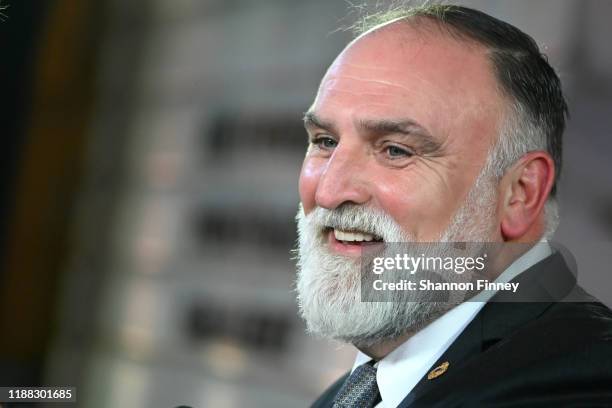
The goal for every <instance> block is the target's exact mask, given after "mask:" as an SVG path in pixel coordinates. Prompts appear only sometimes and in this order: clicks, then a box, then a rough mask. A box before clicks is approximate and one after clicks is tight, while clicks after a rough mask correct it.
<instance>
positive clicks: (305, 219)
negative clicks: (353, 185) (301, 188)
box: [296, 172, 496, 347]
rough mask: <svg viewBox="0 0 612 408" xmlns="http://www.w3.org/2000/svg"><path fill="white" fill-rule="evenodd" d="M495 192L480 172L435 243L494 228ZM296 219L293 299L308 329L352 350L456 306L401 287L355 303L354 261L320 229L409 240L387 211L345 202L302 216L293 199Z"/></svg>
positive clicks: (483, 235) (438, 252)
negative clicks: (337, 251) (376, 299)
mask: <svg viewBox="0 0 612 408" xmlns="http://www.w3.org/2000/svg"><path fill="white" fill-rule="evenodd" d="M494 191H495V190H494V185H493V183H492V182H491V181H490V179H489V178H488V177H487V175H486V173H485V172H483V173H481V175H479V176H478V178H477V180H476V182H475V184H474V186H473V187H472V189H471V190H470V192H469V194H468V196H467V198H466V200H465V202H464V204H463V205H462V206H461V207H460V208H459V209H458V210H457V211H456V213H455V215H454V216H453V218H452V219H451V222H450V223H449V225H448V227H447V229H446V231H444V232H443V233H442V234H440V236H439V239H438V240H437V241H439V242H486V241H488V240H489V237H491V234H492V232H493V226H494V222H493V220H494V216H495V202H496V200H495V198H496V197H495V194H494ZM296 219H297V224H298V236H299V240H298V244H299V247H298V250H297V257H296V259H297V282H296V290H297V301H298V306H299V310H300V315H301V316H302V318H303V319H304V320H305V322H306V325H307V330H308V332H310V333H312V334H315V335H319V336H322V337H326V338H331V339H335V340H339V341H342V342H346V343H351V344H354V345H355V346H357V347H370V346H372V345H374V344H378V343H381V342H383V341H389V340H393V339H396V338H398V337H399V336H401V335H403V334H405V333H407V332H416V331H419V330H421V329H422V328H423V327H425V326H426V325H428V324H429V323H431V322H432V321H433V320H435V319H437V318H438V317H440V316H441V315H443V314H444V313H446V312H447V311H448V310H450V309H452V308H453V307H455V306H456V305H457V304H459V303H461V302H460V301H452V300H450V301H445V302H435V301H422V299H421V301H420V300H419V295H418V292H414V294H413V295H412V297H408V296H407V295H406V293H404V292H402V291H397V292H389V293H388V296H387V299H388V300H387V301H384V302H364V301H362V299H361V269H360V261H359V259H352V258H348V257H345V256H342V255H338V254H334V253H332V252H330V251H329V249H328V247H327V235H326V233H325V226H333V227H335V228H338V229H342V230H360V231H364V232H367V233H370V234H373V235H377V236H380V237H382V238H383V240H384V241H385V242H414V239H412V237H410V236H409V235H408V234H406V233H404V232H403V231H402V229H401V227H400V226H399V225H398V224H397V223H396V222H395V221H394V220H393V219H392V218H391V217H390V216H389V215H388V214H386V213H384V212H382V211H380V210H378V209H373V208H369V207H364V206H359V205H354V204H344V205H342V206H340V207H338V208H336V209H334V210H327V209H324V208H319V207H318V208H315V209H314V210H313V211H312V212H311V213H310V214H308V216H306V215H305V214H304V211H303V207H302V205H301V204H300V206H299V210H298V213H297V217H296ZM445 255H448V254H447V253H444V250H443V249H441V248H432V250H431V252H430V253H429V254H428V256H442V257H443V256H445ZM475 255H476V254H474V256H475ZM452 275H454V276H452V279H453V281H454V282H467V281H469V280H470V278H471V276H470V275H469V274H464V275H458V274H452Z"/></svg>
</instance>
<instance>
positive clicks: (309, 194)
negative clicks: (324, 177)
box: [299, 157, 321, 214]
mask: <svg viewBox="0 0 612 408" xmlns="http://www.w3.org/2000/svg"><path fill="white" fill-rule="evenodd" d="M320 176H321V166H320V165H317V163H316V160H313V159H310V158H308V157H307V158H305V159H304V163H303V164H302V170H301V172H300V181H299V191H300V201H301V202H302V205H303V206H304V212H305V213H306V214H308V213H309V212H310V211H312V210H313V209H314V207H315V206H316V203H315V195H316V191H317V184H318V183H319V177H320Z"/></svg>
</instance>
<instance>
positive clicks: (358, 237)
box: [334, 229, 375, 242]
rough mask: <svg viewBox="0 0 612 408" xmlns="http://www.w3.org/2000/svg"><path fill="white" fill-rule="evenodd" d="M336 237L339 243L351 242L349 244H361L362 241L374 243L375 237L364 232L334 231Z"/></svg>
mask: <svg viewBox="0 0 612 408" xmlns="http://www.w3.org/2000/svg"><path fill="white" fill-rule="evenodd" d="M334 236H335V237H336V239H337V240H338V241H349V242H361V241H373V240H374V239H375V237H374V235H370V234H366V233H363V232H349V231H341V230H337V229H334Z"/></svg>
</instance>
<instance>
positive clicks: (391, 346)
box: [355, 332, 415, 361]
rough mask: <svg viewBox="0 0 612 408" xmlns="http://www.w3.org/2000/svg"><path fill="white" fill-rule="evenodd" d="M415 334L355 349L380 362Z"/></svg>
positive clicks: (411, 333) (410, 333)
mask: <svg viewBox="0 0 612 408" xmlns="http://www.w3.org/2000/svg"><path fill="white" fill-rule="evenodd" d="M414 334H415V332H409V333H405V334H402V335H401V336H399V337H396V338H393V339H391V340H383V341H381V342H379V343H376V344H373V345H371V346H367V347H361V346H357V345H356V346H355V347H357V349H359V351H361V352H362V353H364V354H366V355H367V356H369V357H371V358H373V359H374V360H376V361H378V360H382V359H383V358H385V357H386V356H387V355H388V354H389V353H391V352H392V351H393V350H395V349H396V348H398V347H399V346H400V345H402V343H404V342H405V341H406V340H408V339H409V338H410V337H412V335H414Z"/></svg>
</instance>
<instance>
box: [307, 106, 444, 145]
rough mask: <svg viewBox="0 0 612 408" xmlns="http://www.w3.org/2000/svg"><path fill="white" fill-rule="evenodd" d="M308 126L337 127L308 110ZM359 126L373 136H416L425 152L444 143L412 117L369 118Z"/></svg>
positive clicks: (324, 128)
mask: <svg viewBox="0 0 612 408" xmlns="http://www.w3.org/2000/svg"><path fill="white" fill-rule="evenodd" d="M304 126H305V127H306V128H319V129H323V130H326V131H329V132H332V133H337V132H336V127H335V126H334V124H333V123H332V122H331V121H328V120H324V119H322V118H320V117H319V116H317V114H316V113H314V112H312V111H308V112H306V113H305V114H304ZM358 128H360V129H362V130H363V131H365V133H368V134H370V135H373V136H384V135H389V134H400V135H406V136H410V137H414V138H416V139H417V140H418V142H419V143H420V144H421V147H422V149H423V151H424V152H425V153H432V152H435V151H438V150H440V149H441V148H442V143H441V142H440V141H438V140H437V139H436V138H435V137H433V136H432V135H431V133H429V132H428V131H427V129H425V128H424V127H423V126H421V125H420V124H419V123H417V122H416V121H414V120H412V119H399V120H394V119H376V120H373V119H367V120H360V121H359V122H358Z"/></svg>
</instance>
